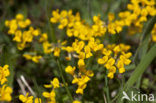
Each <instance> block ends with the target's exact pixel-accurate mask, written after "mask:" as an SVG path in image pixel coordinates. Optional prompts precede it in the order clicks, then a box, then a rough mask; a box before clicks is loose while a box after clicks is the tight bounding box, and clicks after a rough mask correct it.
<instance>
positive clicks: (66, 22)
mask: <svg viewBox="0 0 156 103" xmlns="http://www.w3.org/2000/svg"><path fill="white" fill-rule="evenodd" d="M52 15H53V17H51V19H50V21H51V22H52V23H60V24H59V26H58V28H59V29H63V28H65V27H66V29H67V30H66V34H67V36H68V37H72V36H74V37H77V38H80V39H81V40H89V39H90V38H91V37H96V36H102V35H104V34H105V32H106V27H105V23H104V22H103V21H102V20H100V16H94V17H93V22H94V24H93V25H92V26H90V25H88V24H85V22H84V21H82V20H81V18H80V14H79V13H76V15H73V14H72V10H69V11H66V10H62V11H61V12H60V13H59V10H58V9H57V10H56V11H53V12H52Z"/></svg>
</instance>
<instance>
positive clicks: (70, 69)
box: [65, 66, 76, 75]
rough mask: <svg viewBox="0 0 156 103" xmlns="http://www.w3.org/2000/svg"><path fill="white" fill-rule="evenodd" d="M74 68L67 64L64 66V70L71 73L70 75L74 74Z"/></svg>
mask: <svg viewBox="0 0 156 103" xmlns="http://www.w3.org/2000/svg"><path fill="white" fill-rule="evenodd" d="M75 69H76V68H75V67H72V66H67V67H66V68H65V71H66V72H67V73H69V74H71V75H74V71H75Z"/></svg>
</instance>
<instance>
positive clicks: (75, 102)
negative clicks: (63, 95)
mask: <svg viewBox="0 0 156 103" xmlns="http://www.w3.org/2000/svg"><path fill="white" fill-rule="evenodd" d="M73 103H81V102H80V101H78V100H74V101H73Z"/></svg>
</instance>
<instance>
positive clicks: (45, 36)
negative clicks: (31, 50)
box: [39, 33, 48, 42]
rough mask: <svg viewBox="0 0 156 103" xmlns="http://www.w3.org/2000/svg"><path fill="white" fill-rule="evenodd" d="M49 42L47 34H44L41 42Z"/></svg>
mask: <svg viewBox="0 0 156 103" xmlns="http://www.w3.org/2000/svg"><path fill="white" fill-rule="evenodd" d="M47 40H48V36H47V33H43V34H42V35H41V37H40V39H39V42H44V41H47Z"/></svg>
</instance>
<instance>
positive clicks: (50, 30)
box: [45, 0, 56, 43]
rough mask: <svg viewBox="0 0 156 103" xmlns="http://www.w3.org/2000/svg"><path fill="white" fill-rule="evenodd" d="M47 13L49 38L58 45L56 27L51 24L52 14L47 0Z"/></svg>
mask: <svg viewBox="0 0 156 103" xmlns="http://www.w3.org/2000/svg"><path fill="white" fill-rule="evenodd" d="M45 11H46V17H47V22H48V28H49V34H50V35H49V36H50V39H51V41H52V42H54V43H56V36H55V32H54V27H53V25H52V23H50V15H49V14H51V13H49V12H48V2H47V0H45Z"/></svg>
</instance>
